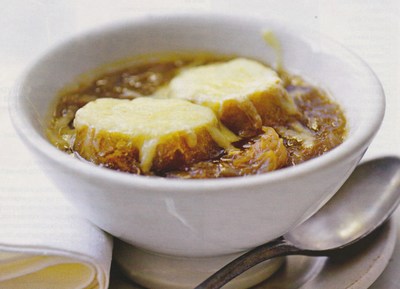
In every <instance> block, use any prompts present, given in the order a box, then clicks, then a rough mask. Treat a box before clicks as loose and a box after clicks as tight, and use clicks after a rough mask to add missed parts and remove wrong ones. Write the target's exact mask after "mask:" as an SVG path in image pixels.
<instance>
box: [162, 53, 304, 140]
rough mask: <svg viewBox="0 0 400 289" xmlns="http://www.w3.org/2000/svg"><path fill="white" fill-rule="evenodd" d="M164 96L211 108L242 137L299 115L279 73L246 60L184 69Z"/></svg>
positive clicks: (168, 87) (171, 83)
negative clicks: (265, 126) (264, 126)
mask: <svg viewBox="0 0 400 289" xmlns="http://www.w3.org/2000/svg"><path fill="white" fill-rule="evenodd" d="M162 94H164V95H166V96H167V97H170V98H180V99H187V100H189V101H192V102H194V103H197V104H201V105H204V106H207V107H210V108H211V109H212V110H213V111H214V112H215V113H216V115H217V116H218V118H219V119H220V120H221V122H222V123H223V124H224V125H225V126H226V127H228V128H229V129H230V130H231V131H233V132H234V133H236V134H238V135H239V136H241V137H252V136H255V135H258V134H259V133H261V127H262V126H263V125H271V124H276V123H277V122H278V121H281V120H282V119H283V118H287V116H290V115H293V114H296V113H297V108H296V106H295V104H294V102H293V100H292V98H291V97H289V96H288V94H287V92H286V90H285V89H284V87H283V81H282V80H281V79H280V78H279V76H278V74H277V73H276V72H275V71H274V70H272V69H271V68H269V67H266V66H264V65H262V64H261V63H259V62H257V61H254V60H250V59H246V58H236V59H233V60H230V61H226V62H223V63H216V64H207V65H203V66H198V67H192V68H188V69H184V70H182V71H181V72H180V73H178V75H177V76H176V77H174V78H173V79H172V80H171V82H170V83H169V85H168V86H167V87H166V88H165V89H164V90H162Z"/></svg>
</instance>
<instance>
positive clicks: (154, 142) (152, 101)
mask: <svg viewBox="0 0 400 289" xmlns="http://www.w3.org/2000/svg"><path fill="white" fill-rule="evenodd" d="M74 126H75V128H76V130H77V131H78V132H79V130H80V129H87V130H88V132H87V133H86V134H85V135H87V137H89V138H91V139H93V138H96V135H98V136H100V137H101V138H105V137H107V138H118V137H120V138H121V139H124V141H125V142H126V139H129V142H130V143H131V144H134V147H136V148H137V149H138V150H139V162H140V165H141V169H142V170H143V171H149V170H150V169H151V166H152V163H153V158H154V156H155V153H156V149H157V146H158V145H159V144H162V143H166V142H168V141H170V140H171V139H172V138H173V137H174V136H176V135H184V136H185V139H186V143H187V144H188V145H189V147H195V146H196V144H197V142H198V140H197V134H196V131H198V130H200V129H206V130H207V131H208V132H209V134H210V135H211V137H212V139H213V140H214V141H215V142H216V143H217V144H218V145H219V146H220V147H222V148H227V147H229V146H230V145H231V143H232V142H234V141H237V140H238V137H237V136H236V135H234V134H233V133H232V132H230V131H229V130H227V129H226V128H224V127H223V125H221V124H220V122H219V121H218V119H217V117H216V116H215V114H214V113H213V111H212V110H211V109H209V108H207V107H204V106H201V105H196V104H193V103H190V102H188V101H185V100H181V99H156V98H150V97H141V98H136V99H133V100H126V99H113V98H102V99H97V100H95V101H92V102H89V103H88V104H86V105H85V106H84V107H82V108H81V109H79V110H78V111H77V112H76V115H75V120H74ZM97 143H98V140H97Z"/></svg>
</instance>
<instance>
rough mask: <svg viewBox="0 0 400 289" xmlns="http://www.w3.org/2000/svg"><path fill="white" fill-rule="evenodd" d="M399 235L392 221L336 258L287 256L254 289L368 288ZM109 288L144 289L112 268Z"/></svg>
mask: <svg viewBox="0 0 400 289" xmlns="http://www.w3.org/2000/svg"><path fill="white" fill-rule="evenodd" d="M396 233H397V231H396V224H395V222H394V220H393V219H392V220H390V221H389V222H387V223H386V224H385V225H384V227H383V228H381V230H380V231H378V232H377V233H376V234H374V235H373V236H371V237H370V238H368V239H367V240H366V241H365V242H363V243H362V244H357V245H353V246H351V247H349V249H346V251H343V252H341V253H340V254H338V255H336V256H334V257H329V258H327V257H314V258H312V257H305V256H290V257H287V260H286V263H285V264H284V265H283V266H282V268H281V269H280V270H279V271H278V272H277V273H276V274H274V275H273V276H272V277H271V278H270V279H268V280H266V281H265V282H263V283H262V284H259V285H257V286H255V287H253V289H273V288H280V289H320V288H324V289H366V288H368V287H369V286H371V285H372V283H373V282H374V281H375V280H376V279H377V278H378V277H379V275H380V274H381V273H382V272H383V270H384V269H385V267H386V265H387V264H388V262H389V260H390V257H391V256H392V254H393V250H394V246H395V243H396ZM109 289H143V287H140V286H138V285H135V284H132V283H131V282H130V281H128V279H127V278H125V277H124V276H123V275H122V274H121V273H120V272H119V271H118V268H116V266H113V268H112V274H111V284H110V287H109Z"/></svg>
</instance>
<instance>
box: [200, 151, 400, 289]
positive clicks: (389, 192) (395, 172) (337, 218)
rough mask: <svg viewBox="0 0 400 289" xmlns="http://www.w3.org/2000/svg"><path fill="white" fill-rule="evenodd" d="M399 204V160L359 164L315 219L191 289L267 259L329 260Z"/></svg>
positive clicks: (218, 283) (203, 288) (218, 282)
mask: <svg viewBox="0 0 400 289" xmlns="http://www.w3.org/2000/svg"><path fill="white" fill-rule="evenodd" d="M399 202H400V159H399V158H396V157H385V158H381V159H376V160H373V161H369V162H366V163H364V164H362V165H359V166H358V167H357V168H356V169H355V170H354V172H353V174H352V175H351V176H350V178H349V179H348V180H347V181H346V183H345V184H344V185H343V186H342V187H341V188H340V190H339V191H338V192H337V193H336V194H335V196H334V197H333V198H332V199H331V200H329V202H328V203H327V204H326V205H324V206H323V207H322V208H321V209H320V210H319V211H318V212H317V213H316V214H315V215H313V216H312V217H310V218H309V219H308V220H307V221H305V222H304V223H302V224H301V225H299V226H298V227H296V228H295V229H293V230H292V231H290V232H288V233H286V234H285V235H283V236H282V237H279V238H278V239H275V240H273V241H271V242H269V243H266V244H264V245H261V246H259V247H256V248H254V249H252V250H250V251H248V252H247V253H245V254H244V255H242V256H240V257H239V258H237V259H235V260H233V261H232V262H231V263H229V264H227V265H226V266H225V267H223V268H222V269H220V270H218V271H217V272H216V273H214V274H213V275H212V276H210V277H209V278H208V279H207V280H205V281H204V282H203V283H201V284H200V285H198V286H197V287H196V288H195V289H216V288H220V287H222V286H223V285H225V284H226V283H228V282H229V281H230V280H232V279H233V278H235V277H236V276H238V275H240V274H241V273H243V272H245V271H246V270H248V269H250V268H251V267H253V266H255V265H257V264H258V263H261V262H263V261H265V260H268V259H271V258H274V257H278V256H288V255H306V256H329V255H332V254H334V253H335V252H336V253H337V251H338V250H340V249H343V248H344V247H347V246H348V245H351V244H354V243H355V242H357V241H359V240H361V239H362V238H364V237H366V236H367V235H369V234H370V233H372V232H373V231H374V230H375V229H377V228H378V227H379V226H380V225H382V224H383V223H384V222H385V220H387V219H388V218H389V216H390V215H391V214H392V213H393V211H394V210H395V209H396V207H397V206H398V205H399Z"/></svg>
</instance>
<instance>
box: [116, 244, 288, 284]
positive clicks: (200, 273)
mask: <svg viewBox="0 0 400 289" xmlns="http://www.w3.org/2000/svg"><path fill="white" fill-rule="evenodd" d="M243 253H244V252H241V253H235V254H230V255H223V256H216V257H198V258H193V257H190V258H189V257H178V256H167V255H161V254H158V253H154V252H150V251H146V250H143V249H140V248H137V247H134V246H131V245H129V244H127V243H124V242H122V241H117V242H116V245H115V248H114V258H115V261H116V263H117V264H118V265H119V266H120V268H121V270H122V271H123V272H124V274H125V275H126V276H127V277H128V278H129V279H131V280H132V281H134V282H135V283H137V284H139V285H142V286H144V287H146V288H151V289H189V288H194V287H195V286H196V285H198V284H200V283H201V282H202V281H204V280H205V279H207V277H209V276H210V275H211V274H213V273H214V272H216V271H217V270H218V269H220V268H221V267H223V266H224V265H226V264H227V263H229V262H230V261H231V260H233V259H235V258H236V257H238V256H240V255H241V254H243ZM284 259H285V258H284V257H280V258H275V259H272V260H268V261H265V262H263V263H261V264H259V265H257V266H255V267H253V268H251V269H250V270H248V271H247V272H245V273H243V274H242V275H240V276H238V277H237V278H235V279H234V280H232V281H231V282H230V283H229V284H227V285H226V286H224V288H227V289H245V288H249V287H252V286H254V285H256V284H258V283H260V282H262V281H264V280H265V279H267V278H269V277H270V276H271V275H272V274H273V273H275V272H276V271H277V270H278V269H279V267H280V266H281V265H282V263H283V261H284Z"/></svg>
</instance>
